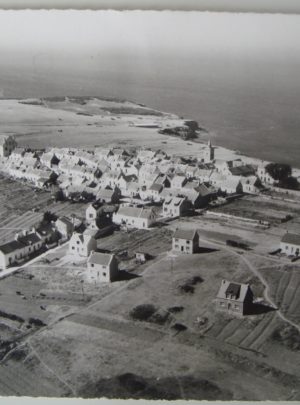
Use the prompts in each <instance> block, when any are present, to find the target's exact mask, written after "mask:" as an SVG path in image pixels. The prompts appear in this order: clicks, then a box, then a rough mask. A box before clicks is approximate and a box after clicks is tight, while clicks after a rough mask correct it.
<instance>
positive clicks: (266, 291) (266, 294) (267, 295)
mask: <svg viewBox="0 0 300 405" xmlns="http://www.w3.org/2000/svg"><path fill="white" fill-rule="evenodd" d="M202 240H203V242H206V243H208V244H211V245H214V246H218V247H220V248H221V249H223V250H226V251H227V252H229V253H231V254H233V255H234V256H238V257H240V259H241V260H242V261H243V262H244V263H245V264H246V265H247V267H248V268H249V270H250V271H251V272H252V273H253V274H254V275H255V276H256V277H257V278H258V279H259V280H260V282H261V283H262V284H263V285H264V287H265V288H264V298H265V300H266V301H267V302H268V303H269V304H270V305H271V306H272V307H273V308H275V309H276V314H277V315H278V316H279V317H280V318H281V319H282V320H283V321H284V322H287V323H288V324H289V325H291V326H293V327H294V328H296V329H297V330H298V332H299V333H300V325H298V324H297V323H295V322H293V321H291V320H290V319H288V318H287V317H286V316H285V315H284V314H283V313H282V312H281V311H280V309H279V308H278V307H277V305H276V303H275V302H274V301H273V300H272V298H271V296H270V286H269V284H268V283H267V281H266V280H265V278H264V277H263V276H262V274H261V273H260V272H259V270H258V269H257V268H256V267H255V266H254V265H253V264H252V263H251V262H250V261H249V260H248V259H247V257H245V256H244V254H240V253H238V252H236V251H235V250H234V249H233V248H230V247H228V246H224V245H223V244H221V243H218V242H216V241H213V242H212V241H210V240H209V239H202ZM248 254H249V255H250V253H248Z"/></svg>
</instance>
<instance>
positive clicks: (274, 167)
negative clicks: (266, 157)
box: [266, 163, 292, 181]
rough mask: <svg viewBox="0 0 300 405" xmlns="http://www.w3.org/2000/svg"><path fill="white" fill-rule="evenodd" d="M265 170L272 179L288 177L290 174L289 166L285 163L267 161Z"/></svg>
mask: <svg viewBox="0 0 300 405" xmlns="http://www.w3.org/2000/svg"><path fill="white" fill-rule="evenodd" d="M266 171H267V173H268V174H269V175H270V176H271V177H273V179H274V180H279V181H282V180H284V179H286V178H288V177H290V175H291V174H292V169H291V166H290V165H287V164H285V163H269V164H268V165H267V166H266Z"/></svg>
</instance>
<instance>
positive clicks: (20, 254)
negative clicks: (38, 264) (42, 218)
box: [0, 230, 43, 269]
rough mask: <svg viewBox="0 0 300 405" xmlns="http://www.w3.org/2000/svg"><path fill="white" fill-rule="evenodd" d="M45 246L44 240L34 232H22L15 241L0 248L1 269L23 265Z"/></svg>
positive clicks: (16, 236)
mask: <svg viewBox="0 0 300 405" xmlns="http://www.w3.org/2000/svg"><path fill="white" fill-rule="evenodd" d="M42 246H43V240H42V238H41V237H40V236H39V235H38V234H37V233H36V232H35V230H34V231H31V232H28V231H22V232H20V233H17V234H16V235H15V240H13V241H11V242H8V243H5V244H4V245H1V246H0V268H2V269H5V268H6V267H8V266H11V265H13V264H17V263H21V262H23V261H24V260H26V259H28V257H30V256H31V255H32V254H33V253H35V252H38V251H39V250H40V249H41V248H42Z"/></svg>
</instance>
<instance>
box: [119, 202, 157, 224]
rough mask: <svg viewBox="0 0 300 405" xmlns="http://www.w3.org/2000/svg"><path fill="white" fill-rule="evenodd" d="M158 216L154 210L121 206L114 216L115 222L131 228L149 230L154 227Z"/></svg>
mask: <svg viewBox="0 0 300 405" xmlns="http://www.w3.org/2000/svg"><path fill="white" fill-rule="evenodd" d="M156 219H157V214H156V212H155V211H154V209H153V208H145V207H141V208H140V207H129V206H121V207H120V208H119V210H118V211H117V212H116V213H114V214H113V222H114V223H115V224H118V225H126V226H128V227H131V228H138V229H145V228H146V229H147V228H149V227H150V226H152V225H154V224H155V222H156Z"/></svg>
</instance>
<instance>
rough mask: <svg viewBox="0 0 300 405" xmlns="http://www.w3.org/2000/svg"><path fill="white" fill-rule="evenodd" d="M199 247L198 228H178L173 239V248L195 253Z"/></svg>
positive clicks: (181, 251) (178, 250) (176, 250)
mask: <svg viewBox="0 0 300 405" xmlns="http://www.w3.org/2000/svg"><path fill="white" fill-rule="evenodd" d="M198 249H199V233H198V231H197V230H196V229H176V231H175V232H174V235H173V239H172V250H174V251H175V252H180V253H188V254H193V253H196V252H197V251H198Z"/></svg>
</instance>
